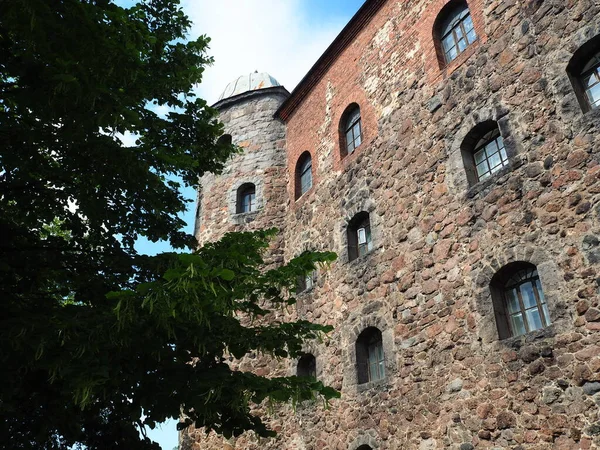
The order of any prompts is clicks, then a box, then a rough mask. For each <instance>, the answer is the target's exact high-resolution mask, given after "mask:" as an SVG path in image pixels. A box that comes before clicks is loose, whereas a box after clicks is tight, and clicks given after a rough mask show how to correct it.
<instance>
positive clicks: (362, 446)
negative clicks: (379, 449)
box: [356, 444, 373, 450]
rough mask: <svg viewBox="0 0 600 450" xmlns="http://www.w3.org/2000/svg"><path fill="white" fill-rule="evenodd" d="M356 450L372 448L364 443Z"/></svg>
mask: <svg viewBox="0 0 600 450" xmlns="http://www.w3.org/2000/svg"><path fill="white" fill-rule="evenodd" d="M356 450H373V449H372V448H371V447H370V446H368V445H367V444H365V445H361V446H360V447H358V448H357V449H356Z"/></svg>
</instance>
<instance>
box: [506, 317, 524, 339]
mask: <svg viewBox="0 0 600 450" xmlns="http://www.w3.org/2000/svg"><path fill="white" fill-rule="evenodd" d="M510 324H511V328H512V332H513V336H520V335H522V334H525V325H524V324H523V316H522V315H521V314H520V313H519V314H516V315H514V316H510Z"/></svg>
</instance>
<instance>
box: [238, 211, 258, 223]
mask: <svg viewBox="0 0 600 450" xmlns="http://www.w3.org/2000/svg"><path fill="white" fill-rule="evenodd" d="M260 212H261V210H260V209H257V210H256V211H250V212H242V213H235V214H232V215H231V220H232V221H233V223H235V224H237V225H243V224H245V223H250V222H252V221H254V219H256V216H257V215H258V214H259V213H260Z"/></svg>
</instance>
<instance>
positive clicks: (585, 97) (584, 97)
mask: <svg viewBox="0 0 600 450" xmlns="http://www.w3.org/2000/svg"><path fill="white" fill-rule="evenodd" d="M567 73H568V75H569V78H570V80H571V84H572V85H573V90H574V91H575V95H576V96H577V100H578V101H579V104H580V105H581V109H582V110H583V112H587V111H591V110H592V109H598V108H600V35H598V36H596V37H594V38H592V39H590V40H589V41H587V42H586V43H585V44H583V45H582V46H581V47H579V49H577V51H576V52H575V53H574V54H573V57H572V58H571V60H570V61H569V64H568V65H567Z"/></svg>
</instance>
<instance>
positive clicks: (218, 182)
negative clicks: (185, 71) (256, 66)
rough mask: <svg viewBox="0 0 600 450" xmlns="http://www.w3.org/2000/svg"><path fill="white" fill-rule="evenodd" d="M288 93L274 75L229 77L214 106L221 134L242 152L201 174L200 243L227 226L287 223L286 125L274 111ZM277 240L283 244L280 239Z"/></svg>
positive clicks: (214, 237)
mask: <svg viewBox="0 0 600 450" xmlns="http://www.w3.org/2000/svg"><path fill="white" fill-rule="evenodd" d="M289 95H290V94H289V92H288V91H287V90H286V89H285V88H284V87H283V86H281V85H280V84H279V83H278V82H277V80H275V78H273V77H272V76H270V75H269V74H267V73H258V72H255V73H251V74H249V75H244V76H241V77H239V78H237V79H236V80H234V81H232V82H231V83H229V84H228V85H227V87H226V88H225V90H224V91H223V93H222V94H221V96H220V97H219V101H218V102H217V103H216V104H215V105H214V106H213V107H214V108H216V109H218V110H219V118H220V120H221V122H223V124H224V125H225V134H224V135H223V136H222V137H221V139H227V140H229V139H230V140H231V141H232V142H233V143H234V144H236V145H238V146H239V147H241V148H242V149H243V152H242V153H239V154H236V155H234V156H233V157H232V158H231V160H230V161H229V163H228V164H227V166H226V168H225V170H224V171H223V173H222V174H220V175H213V174H207V175H205V176H204V177H202V178H201V180H200V189H199V192H198V210H197V215H196V226H195V236H196V238H197V239H198V242H200V244H202V243H204V242H208V241H214V240H217V239H219V238H220V237H221V236H222V235H223V234H225V233H226V232H228V231H249V230H256V229H261V228H271V227H277V228H280V229H281V228H282V227H283V216H284V213H285V205H286V203H287V191H286V167H287V164H286V153H285V125H284V124H283V123H282V122H281V121H279V120H278V119H276V118H275V117H274V115H275V111H277V109H278V108H279V106H280V105H281V103H282V102H283V101H284V100H285V99H286V98H287V97H288V96H289ZM280 234H282V233H280ZM273 244H274V247H275V248H279V249H280V247H281V245H280V242H274V243H273ZM275 253H279V252H278V251H276V252H275ZM276 259H277V258H276Z"/></svg>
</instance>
